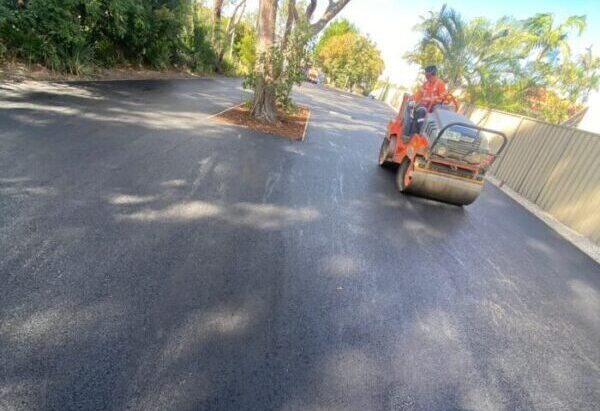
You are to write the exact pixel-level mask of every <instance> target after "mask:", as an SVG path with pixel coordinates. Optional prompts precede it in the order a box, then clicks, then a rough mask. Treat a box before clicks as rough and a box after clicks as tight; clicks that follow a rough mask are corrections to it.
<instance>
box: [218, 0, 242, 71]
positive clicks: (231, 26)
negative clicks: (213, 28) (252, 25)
mask: <svg viewBox="0 0 600 411" xmlns="http://www.w3.org/2000/svg"><path fill="white" fill-rule="evenodd" d="M240 7H241V12H240V13H239V14H238V11H240ZM244 11H246V0H240V1H239V2H238V4H237V5H236V6H235V8H234V9H233V13H232V14H231V17H230V19H229V21H227V26H225V41H223V44H222V47H221V48H220V49H219V50H217V53H218V59H219V67H220V66H221V65H222V64H223V57H224V56H225V49H226V44H227V43H231V46H230V49H229V58H230V59H231V55H232V48H233V41H234V38H235V29H236V27H237V25H238V24H239V22H240V21H241V20H242V17H243V16H244Z"/></svg>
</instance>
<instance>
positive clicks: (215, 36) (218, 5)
mask: <svg viewBox="0 0 600 411" xmlns="http://www.w3.org/2000/svg"><path fill="white" fill-rule="evenodd" d="M223 1H224V0H214V2H213V9H212V20H213V21H212V23H213V27H212V35H211V39H210V40H211V43H212V45H213V47H215V48H216V49H218V48H219V43H220V41H221V14H222V11H223Z"/></svg>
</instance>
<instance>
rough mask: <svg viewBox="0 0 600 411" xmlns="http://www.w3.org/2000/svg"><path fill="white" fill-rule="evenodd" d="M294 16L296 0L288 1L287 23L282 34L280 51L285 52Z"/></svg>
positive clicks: (295, 17)
mask: <svg viewBox="0 0 600 411" xmlns="http://www.w3.org/2000/svg"><path fill="white" fill-rule="evenodd" d="M296 15H297V13H296V0H288V15H287V21H286V22H285V31H284V32H283V39H282V40H281V48H282V50H285V48H286V47H287V43H288V40H289V38H290V33H291V32H292V26H293V25H294V21H295V20H296V19H297V16H296Z"/></svg>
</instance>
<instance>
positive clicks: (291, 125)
mask: <svg viewBox="0 0 600 411" xmlns="http://www.w3.org/2000/svg"><path fill="white" fill-rule="evenodd" d="M309 114H310V109H309V108H308V107H306V106H298V110H297V111H296V113H294V114H287V113H284V112H282V111H278V112H277V118H278V119H279V121H278V122H276V123H267V122H263V121H260V120H257V119H255V118H253V117H251V116H250V109H249V108H248V107H245V106H237V107H232V108H231V109H229V110H227V111H225V112H223V113H221V114H219V115H217V116H215V117H214V119H215V120H217V121H219V122H221V123H225V124H232V125H235V126H239V127H245V128H249V129H251V130H254V131H258V132H261V133H266V134H272V135H274V136H278V137H283V138H287V139H289V140H296V141H298V140H302V137H303V136H304V129H305V127H306V122H307V121H308V117H309Z"/></svg>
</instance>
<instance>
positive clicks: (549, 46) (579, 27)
mask: <svg viewBox="0 0 600 411" xmlns="http://www.w3.org/2000/svg"><path fill="white" fill-rule="evenodd" d="M585 25H586V17H585V16H571V17H568V18H567V19H566V20H565V21H564V22H563V23H561V24H559V25H558V26H555V24H554V16H553V15H552V14H550V13H539V14H536V15H535V16H533V17H531V18H528V19H527V20H525V22H524V26H525V30H526V31H527V33H528V34H529V35H530V37H529V44H530V46H531V47H532V48H533V49H534V50H537V51H538V54H537V57H536V59H535V61H536V63H540V62H542V61H543V60H544V59H548V58H550V59H555V58H556V57H557V54H558V52H559V51H560V52H561V53H562V55H563V57H568V56H569V55H570V52H571V50H570V47H569V43H568V38H569V34H570V32H571V31H572V30H576V32H577V34H578V35H581V33H582V32H583V30H584V29H585Z"/></svg>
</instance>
